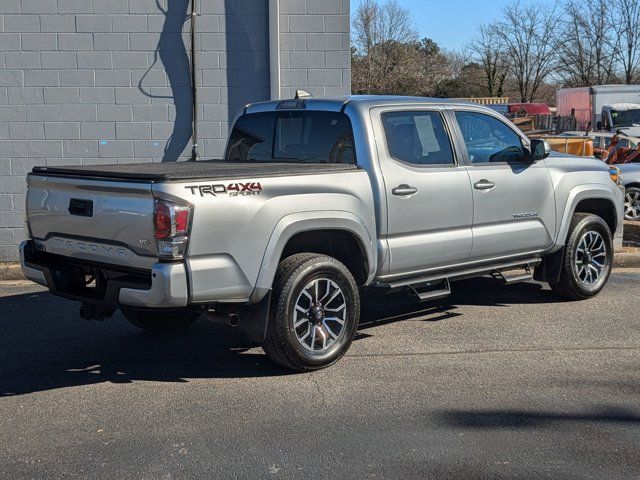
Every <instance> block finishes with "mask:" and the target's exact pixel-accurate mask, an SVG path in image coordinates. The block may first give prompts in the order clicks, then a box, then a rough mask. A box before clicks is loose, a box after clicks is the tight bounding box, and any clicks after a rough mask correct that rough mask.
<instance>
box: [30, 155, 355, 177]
mask: <svg viewBox="0 0 640 480" xmlns="http://www.w3.org/2000/svg"><path fill="white" fill-rule="evenodd" d="M357 169H358V167H357V166H356V165H343V164H335V163H293V162H292V163H275V162H249V161H243V162H232V161H223V160H206V161H198V162H167V163H129V164H112V165H81V166H80V165H79V166H75V165H74V166H68V167H64V166H61V167H34V168H33V171H32V172H33V173H34V174H40V175H60V176H73V177H96V178H110V179H118V180H137V181H149V182H161V181H171V180H190V179H210V178H211V179H216V178H225V179H231V178H253V177H265V176H267V177H268V176H285V175H305V174H312V173H331V172H335V171H349V170H357Z"/></svg>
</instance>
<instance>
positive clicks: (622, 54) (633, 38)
mask: <svg viewBox="0 0 640 480" xmlns="http://www.w3.org/2000/svg"><path fill="white" fill-rule="evenodd" d="M611 12H612V13H611V17H612V18H611V21H612V24H613V25H614V26H615V27H616V33H617V42H616V53H617V59H618V62H619V64H620V67H621V69H622V75H623V79H624V82H625V83H627V84H631V83H633V82H634V80H636V79H637V76H638V70H639V69H640V3H639V2H638V0H615V1H614V2H613V8H612V9H611Z"/></svg>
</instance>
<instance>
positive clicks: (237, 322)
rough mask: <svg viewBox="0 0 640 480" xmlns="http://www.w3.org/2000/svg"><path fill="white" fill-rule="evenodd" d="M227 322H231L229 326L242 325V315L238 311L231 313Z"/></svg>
mask: <svg viewBox="0 0 640 480" xmlns="http://www.w3.org/2000/svg"><path fill="white" fill-rule="evenodd" d="M227 322H229V326H231V327H237V326H238V325H240V315H238V314H236V313H230V314H229V315H227Z"/></svg>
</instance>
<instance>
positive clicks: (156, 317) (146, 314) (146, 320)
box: [122, 308, 200, 332]
mask: <svg viewBox="0 0 640 480" xmlns="http://www.w3.org/2000/svg"><path fill="white" fill-rule="evenodd" d="M122 313H123V314H124V316H125V318H126V319H127V320H129V322H130V323H132V324H133V325H135V326H136V327H138V328H140V329H141V330H145V331H147V332H179V331H181V330H186V329H187V328H189V327H190V326H191V324H193V323H194V322H195V321H196V320H198V318H200V312H192V311H185V310H139V309H135V308H123V309H122Z"/></svg>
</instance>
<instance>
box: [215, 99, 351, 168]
mask: <svg viewBox="0 0 640 480" xmlns="http://www.w3.org/2000/svg"><path fill="white" fill-rule="evenodd" d="M225 158H226V159H227V160H232V161H253V162H294V163H343V164H355V163H356V158H355V149H354V146H353V132H352V130H351V122H350V121H349V117H347V116H346V115H345V114H344V113H340V112H319V111H276V112H264V113H252V114H248V115H243V116H241V117H240V118H239V119H238V121H237V122H236V124H235V125H234V127H233V131H232V132H231V137H230V139H229V146H228V147H227V153H226V155H225Z"/></svg>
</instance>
